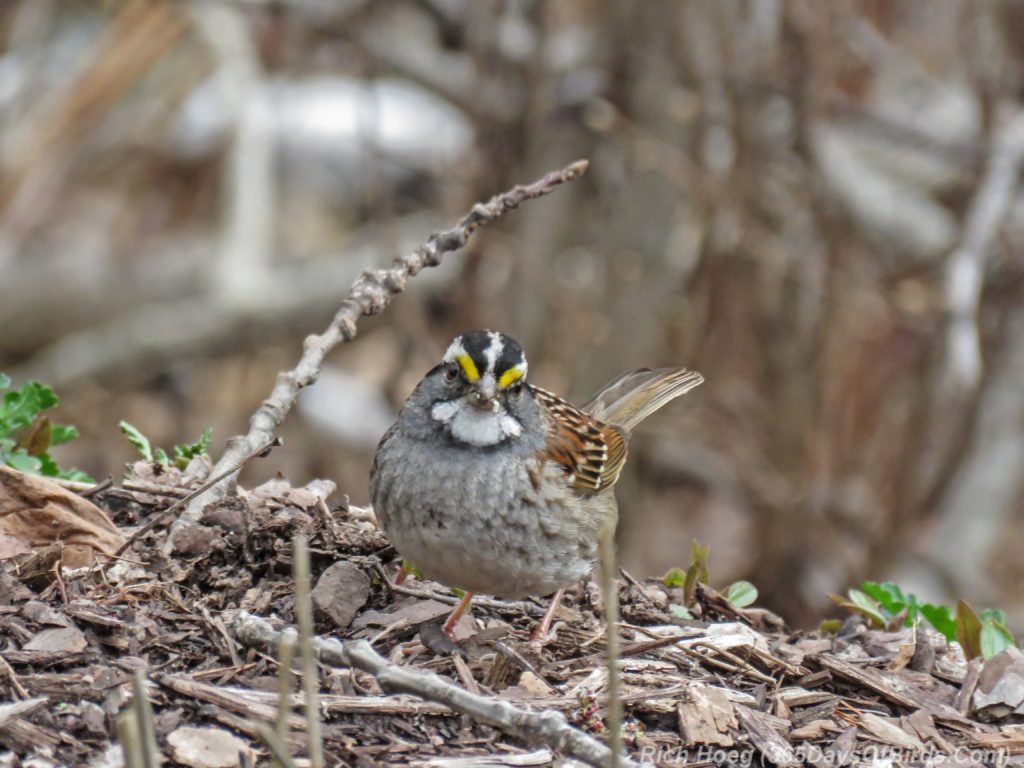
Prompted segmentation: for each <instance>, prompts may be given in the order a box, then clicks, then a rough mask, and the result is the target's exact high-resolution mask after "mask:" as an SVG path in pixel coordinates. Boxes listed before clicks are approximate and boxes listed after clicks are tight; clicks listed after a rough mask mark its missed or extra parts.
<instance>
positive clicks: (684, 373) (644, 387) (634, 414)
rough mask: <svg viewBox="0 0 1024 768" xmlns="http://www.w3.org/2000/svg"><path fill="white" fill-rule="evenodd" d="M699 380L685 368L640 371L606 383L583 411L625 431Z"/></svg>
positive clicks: (699, 380)
mask: <svg viewBox="0 0 1024 768" xmlns="http://www.w3.org/2000/svg"><path fill="white" fill-rule="evenodd" d="M703 381H704V377H703V376H701V375H700V374H699V373H697V372H696V371H690V370H687V369H686V368H659V369H658V370H655V371H652V370H651V369H650V368H641V369H639V370H637V371H630V372H629V373H624V374H622V375H621V376H619V377H618V378H617V379H613V380H612V381H610V382H609V383H608V384H606V385H605V386H604V387H603V388H602V389H601V391H600V392H598V393H597V394H596V395H594V397H593V398H591V400H590V402H588V403H587V404H586V405H584V406H583V410H584V411H587V412H588V413H590V414H592V415H593V416H594V418H596V419H599V420H601V421H603V422H606V423H608V424H614V425H615V426H617V427H621V428H622V429H624V430H626V431H627V432H629V431H631V430H632V429H633V428H634V427H635V426H636V425H637V424H639V423H640V422H641V421H643V420H644V419H646V418H647V417H648V416H650V415H651V414H652V413H654V412H655V411H656V410H658V409H659V408H661V407H662V406H663V405H665V403H667V402H669V401H670V400H674V399H675V398H677V397H679V396H680V395H683V394H685V393H687V392H689V391H690V390H691V389H693V388H694V387H696V386H698V385H699V384H701V383H702V382H703Z"/></svg>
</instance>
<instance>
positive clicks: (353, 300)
mask: <svg viewBox="0 0 1024 768" xmlns="http://www.w3.org/2000/svg"><path fill="white" fill-rule="evenodd" d="M586 170H587V161H586V160H578V161H576V162H575V163H572V164H571V165H568V166H566V167H565V168H562V169H561V170H558V171H552V172H551V173H549V174H547V175H545V176H543V177H542V178H540V179H538V180H537V181H535V182H533V183H532V184H527V185H525V186H522V185H521V186H516V187H513V188H512V189H510V190H508V191H507V192H502V193H501V194H499V195H495V196H494V197H492V198H491V199H490V200H489V201H487V202H486V203H477V204H476V205H474V206H473V209H472V210H471V211H470V212H469V213H468V214H466V215H465V216H463V217H462V218H461V219H459V221H458V222H457V223H456V224H455V226H454V227H452V228H451V229H448V230H445V231H443V232H435V233H434V234H432V235H431V236H430V238H429V239H428V240H427V242H426V244H424V245H423V246H421V247H420V248H418V249H416V250H415V251H413V252H412V253H408V254H405V255H404V256H400V257H399V258H397V259H395V262H394V265H393V266H392V267H391V268H390V269H372V270H367V271H366V272H363V274H362V275H361V276H360V277H359V278H358V279H357V280H356V281H355V283H354V284H353V285H352V288H351V289H350V290H349V294H348V297H347V298H346V299H345V300H344V301H343V302H342V304H341V308H340V309H339V310H338V312H337V314H336V315H335V316H334V319H333V320H332V321H331V324H330V325H329V326H328V327H327V329H326V330H325V331H324V332H323V333H322V334H320V335H312V336H308V337H307V338H306V341H305V344H304V345H303V352H302V357H301V358H300V359H299V362H298V364H297V365H296V366H295V367H294V368H293V369H291V370H290V371H283V372H281V373H279V374H278V376H277V383H276V384H275V385H274V389H273V391H272V392H271V393H270V397H268V398H267V399H266V400H264V401H263V404H262V405H261V406H260V407H259V409H258V410H257V411H256V413H254V414H253V415H252V418H251V419H250V420H249V432H248V434H246V435H244V436H238V437H234V438H231V439H230V440H228V441H227V450H226V451H225V452H224V454H223V455H222V456H221V457H220V460H219V461H218V462H217V464H216V465H215V466H214V468H213V472H214V474H219V473H220V472H222V471H224V470H225V469H228V468H229V467H234V466H235V465H236V464H237V463H238V461H239V460H240V459H241V458H242V457H243V456H245V455H247V454H248V453H250V452H251V451H252V450H253V449H254V448H255V447H256V446H258V445H262V444H264V443H266V442H267V441H268V440H270V439H271V438H272V437H273V435H274V431H275V430H276V429H277V427H279V426H280V425H281V423H282V422H283V421H284V418H285V416H287V415H288V411H290V410H291V407H292V405H293V404H294V403H295V399H296V397H297V396H298V394H299V391H300V390H301V389H303V388H304V387H308V386H309V385H310V384H312V383H313V382H314V381H316V379H317V377H318V376H319V374H320V366H321V365H322V364H323V361H324V358H325V357H326V356H327V353H328V352H330V351H331V350H332V349H334V347H336V346H337V345H338V344H340V343H342V342H344V341H348V340H350V339H352V338H353V337H354V336H355V335H356V323H357V321H358V320H359V318H360V317H362V316H364V315H375V314H377V313H379V312H381V311H383V310H384V309H385V308H386V307H387V306H388V305H389V304H390V303H391V300H392V298H394V296H395V295H397V294H399V293H401V292H402V291H404V290H405V286H406V283H407V282H408V280H409V278H410V277H415V276H416V275H418V274H419V273H420V272H421V271H422V270H423V268H424V267H436V266H438V265H439V264H440V263H441V259H442V258H443V256H444V254H445V253H448V252H449V251H455V250H458V249H459V248H462V247H463V246H464V245H465V244H466V243H467V242H468V241H469V238H470V237H471V236H472V234H473V233H474V232H476V230H477V229H479V228H480V227H482V226H484V225H485V224H489V223H490V222H492V221H494V220H495V219H498V218H500V217H501V216H503V215H505V214H506V213H507V212H508V211H510V210H512V209H514V208H516V207H518V206H519V205H520V204H521V203H524V202H526V201H527V200H533V199H536V198H538V197H542V196H544V195H546V194H548V193H550V192H551V191H552V190H553V189H554V188H555V187H557V186H558V185H560V184H564V183H565V182H568V181H574V180H576V179H578V178H579V177H580V176H582V175H583V174H584V173H585V172H586ZM230 475H231V477H232V478H233V477H234V475H235V472H231V473H230ZM230 485H231V481H230V480H229V481H228V482H221V483H218V484H217V485H216V486H214V487H213V488H211V489H209V490H208V491H207V492H206V493H205V494H203V496H201V497H199V498H196V499H193V500H192V501H191V502H190V503H189V505H188V507H187V508H186V509H185V511H184V513H182V515H181V517H180V518H179V519H178V520H177V521H176V522H175V523H174V525H173V526H172V527H171V535H170V536H169V537H168V542H167V547H168V549H170V548H171V545H172V543H173V538H174V536H175V534H176V532H177V531H179V530H181V529H182V527H183V526H184V525H185V524H186V523H189V522H195V521H196V520H198V519H199V515H200V514H201V512H202V509H203V507H204V506H205V505H206V504H208V503H210V502H213V501H216V500H217V499H220V498H223V497H224V496H225V495H226V494H227V493H228V491H229V490H230Z"/></svg>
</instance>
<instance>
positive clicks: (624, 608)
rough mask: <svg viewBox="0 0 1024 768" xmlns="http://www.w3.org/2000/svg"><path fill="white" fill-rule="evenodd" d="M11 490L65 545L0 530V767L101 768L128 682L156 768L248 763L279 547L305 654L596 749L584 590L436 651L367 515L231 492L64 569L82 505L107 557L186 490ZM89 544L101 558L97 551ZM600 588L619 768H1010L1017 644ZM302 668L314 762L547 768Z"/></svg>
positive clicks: (437, 605)
mask: <svg viewBox="0 0 1024 768" xmlns="http://www.w3.org/2000/svg"><path fill="white" fill-rule="evenodd" d="M13 477H14V475H13V474H11V473H8V474H6V475H4V476H2V477H0V518H4V517H5V516H6V517H7V518H8V519H11V516H10V513H11V510H12V509H14V508H15V507H17V508H18V510H19V512H18V514H21V515H22V517H23V518H24V519H29V518H31V519H34V520H36V521H37V522H38V521H39V520H44V519H45V520H50V518H49V517H47V515H50V516H51V517H52V516H54V515H57V516H58V517H59V516H60V515H64V517H63V518H62V520H63V523H62V524H63V526H64V527H63V529H62V530H64V531H65V535H64V536H63V538H64V541H65V545H62V544H58V543H50V544H46V543H45V537H43V539H38V538H37V539H36V540H32V541H29V540H30V539H31V538H32V537H31V536H30V535H29V534H27V533H25V534H23V539H24V540H25V541H29V543H30V544H31V546H30V547H24V546H21V545H23V544H24V543H25V541H21V542H19V541H18V540H17V538H18V537H17V536H14V535H11V534H10V533H7V534H3V535H0V556H2V560H3V562H2V566H3V571H2V574H0V635H2V650H0V691H2V698H3V700H4V702H6V703H3V704H0V745H2V747H3V748H4V749H5V750H6V751H7V752H6V754H4V755H3V756H2V757H0V764H2V765H32V766H50V765H70V766H115V765H121V764H122V757H121V750H120V747H119V746H118V745H117V737H116V723H117V718H118V715H119V713H121V712H123V711H125V710H126V708H128V706H129V704H130V701H131V700H132V697H133V693H132V679H133V673H134V671H135V670H137V669H142V670H144V671H145V673H146V678H147V680H148V683H147V691H148V696H149V699H150V700H151V702H152V707H153V710H154V713H155V718H154V722H155V729H156V736H157V742H158V745H159V748H160V751H161V753H162V754H163V755H164V756H165V757H166V758H167V759H168V760H169V761H170V762H171V764H181V765H190V766H207V767H208V766H219V765H239V764H254V765H255V764H266V762H267V759H268V758H267V751H266V749H265V748H264V746H263V745H262V742H261V741H260V740H259V739H258V738H257V723H269V722H272V721H273V719H274V716H275V711H276V701H277V694H276V691H277V686H278V677H277V666H278V665H277V662H276V661H275V652H274V650H273V649H272V648H262V649H261V648H253V647H245V646H244V645H242V644H241V643H240V642H239V641H238V637H237V636H236V634H235V629H234V628H235V626H236V621H237V619H238V617H239V616H240V615H241V612H242V611H245V612H248V613H249V614H253V615H256V616H260V617H263V618H265V619H267V620H268V621H269V622H270V623H271V624H273V625H274V626H284V625H290V624H292V623H294V621H295V617H294V613H295V588H294V582H293V579H292V575H291V574H292V553H293V549H292V541H293V540H294V539H295V537H296V536H297V535H300V534H301V535H304V536H306V537H307V539H308V541H309V545H310V552H311V554H312V582H313V584H315V585H316V587H315V589H314V592H313V600H314V605H315V607H316V631H317V634H318V635H323V636H332V637H336V638H340V639H342V640H345V639H349V638H363V639H365V640H368V641H369V642H370V643H371V644H372V646H373V648H374V649H375V650H376V651H377V652H378V653H380V654H382V655H383V656H384V657H386V658H387V659H388V660H389V661H390V662H391V663H392V664H394V665H397V666H399V667H401V668H403V669H411V670H419V671H423V672H431V673H434V674H435V675H438V676H440V677H441V678H442V679H443V680H446V681H448V682H450V683H451V684H452V685H454V686H458V687H461V688H464V689H467V690H469V691H471V692H474V693H477V694H480V695H481V696H484V697H487V698H494V699H498V700H502V701H506V702H508V703H509V704H512V705H514V706H515V707H517V708H520V709H523V710H529V711H534V712H539V711H545V710H557V711H560V712H562V713H563V714H564V715H565V716H566V717H567V718H568V720H569V722H571V723H572V724H574V725H575V726H577V727H578V728H579V729H582V730H583V731H585V732H587V733H589V734H591V735H593V736H594V737H595V738H596V739H598V740H603V739H604V736H605V730H606V729H605V720H604V714H605V713H604V704H605V689H606V682H607V672H606V670H605V663H604V635H603V630H602V620H601V601H600V598H599V590H598V589H597V587H596V585H594V584H591V583H587V584H582V585H580V586H579V587H578V588H576V589H575V590H570V592H569V594H568V595H567V597H566V599H565V601H564V603H563V605H562V607H561V610H560V613H559V614H558V616H557V622H556V627H555V629H556V631H555V633H554V637H553V639H551V640H550V642H548V643H547V644H546V645H544V646H543V647H541V648H538V647H537V646H535V645H531V644H530V642H529V635H530V632H531V630H532V628H533V627H534V625H535V623H536V622H537V620H538V617H539V615H540V614H541V613H542V612H543V609H544V606H543V604H542V603H541V602H539V601H537V602H534V601H526V602H522V603H502V602H500V601H489V600H486V599H484V600H481V601H480V602H478V603H476V604H475V605H474V608H473V610H472V618H465V619H464V620H463V623H462V624H460V626H459V628H458V635H457V636H458V637H461V638H462V639H461V640H460V642H459V643H458V645H455V644H454V643H452V642H451V641H449V640H448V639H447V638H446V637H445V636H444V635H443V634H441V633H440V631H439V629H438V626H439V623H440V621H441V620H443V618H444V616H445V614H446V613H447V612H448V611H449V610H450V609H451V605H452V603H453V602H454V601H455V598H454V596H453V595H452V593H451V592H450V591H449V590H446V589H444V588H443V587H441V586H440V585H437V584H434V583H432V582H427V581H420V580H416V579H415V578H410V579H408V580H406V581H405V582H404V583H403V584H402V585H401V586H395V585H394V584H393V583H392V579H391V578H390V577H391V576H392V575H393V572H394V567H395V563H396V555H395V553H394V550H393V549H391V548H390V547H389V545H388V542H387V540H386V539H385V538H384V536H383V535H382V534H381V532H380V531H379V530H378V529H377V527H376V526H375V525H374V523H373V521H372V517H371V516H370V514H369V512H368V511H367V510H360V509H357V508H352V509H350V508H349V507H348V506H347V505H346V504H345V503H340V504H335V505H333V506H331V505H329V504H328V499H327V494H328V493H329V492H330V490H331V489H330V488H329V487H328V485H329V484H324V483H320V484H312V485H311V486H309V487H307V488H292V487H290V486H289V485H288V484H287V483H285V482H284V481H280V480H277V481H272V482H270V483H267V484H265V485H263V486H261V487H259V488H255V489H252V490H248V491H246V490H238V491H237V492H236V493H235V494H234V495H231V496H229V497H228V498H226V499H225V500H223V501H221V502H218V503H217V504H215V505H213V506H211V507H208V508H207V510H206V512H205V514H204V517H203V520H202V521H201V523H200V524H196V525H193V526H191V527H190V528H188V529H187V530H186V531H184V532H179V535H178V536H177V537H176V547H175V549H174V551H173V552H172V553H170V554H165V552H164V548H163V543H164V539H165V537H166V530H165V529H162V528H161V527H160V526H154V527H153V529H152V530H150V531H148V532H146V533H145V534H144V535H142V536H140V537H139V538H138V539H137V540H136V541H134V542H133V543H132V545H131V546H130V547H128V548H127V549H126V550H125V551H124V552H123V554H122V555H121V556H120V557H119V558H117V559H111V558H109V557H104V556H100V557H98V558H96V559H95V562H94V563H92V564H89V565H82V566H80V567H76V568H71V567H68V565H69V559H68V553H69V546H67V545H66V542H68V541H73V540H74V541H78V542H79V544H77V545H76V546H79V547H80V546H81V541H85V540H88V539H89V530H86V529H87V528H88V527H89V526H92V527H93V528H95V527H97V526H99V527H100V528H102V527H103V523H102V522H97V520H92V521H90V522H89V523H88V525H86V523H85V522H82V523H81V526H80V530H78V531H77V533H76V532H72V533H71V534H67V531H68V530H70V529H69V527H68V525H69V524H68V521H67V519H66V517H67V515H66V514H64V513H69V514H71V516H72V517H76V516H77V517H79V518H80V519H81V517H82V515H83V513H82V507H83V505H84V504H88V505H89V506H92V505H93V504H95V505H96V507H98V508H99V509H100V510H102V511H103V513H106V515H105V516H107V517H108V518H109V521H110V522H111V523H112V525H113V530H112V531H109V532H108V534H109V535H110V536H113V537H115V538H116V540H117V541H119V542H121V543H123V542H125V541H126V540H127V539H126V537H127V536H128V535H130V533H131V532H132V530H133V529H136V528H137V527H138V526H139V525H140V524H142V523H144V522H145V521H147V520H149V519H151V518H152V516H153V515H155V514H158V512H159V511H160V510H162V509H165V508H166V507H167V506H168V504H169V503H170V502H173V501H174V500H176V499H178V498H180V497H181V496H182V495H184V490H183V486H182V484H183V483H188V482H189V478H188V477H187V473H186V475H184V476H183V475H182V473H181V472H177V471H171V470H168V469H166V468H165V469H161V467H159V466H155V465H148V464H144V463H142V462H140V463H139V464H136V465H135V469H134V472H133V475H132V476H131V477H129V478H128V479H127V481H126V482H125V484H124V487H122V488H113V487H109V488H106V489H103V490H101V491H99V492H97V493H94V494H92V495H91V497H90V498H89V500H88V501H84V500H82V499H81V497H80V496H77V495H75V494H73V493H71V492H70V491H68V490H66V489H65V490H62V489H60V488H57V487H56V486H53V485H52V484H51V486H44V485H43V484H42V482H41V481H40V482H39V483H35V484H31V485H30V486H26V487H20V486H19V487H17V488H15V487H14V485H15V483H14V481H13V480H12V478H13ZM5 478H6V482H5ZM41 489H42V490H41ZM55 509H57V511H55ZM61 510H63V512H61ZM26 515H27V517H26ZM33 515H34V517H32V516H33ZM51 522H52V521H51ZM53 525H56V523H54V524H53ZM71 527H72V528H73V527H74V525H73V524H72V525H71ZM36 535H41V534H38V532H37V534H36ZM92 535H93V537H94V546H95V547H96V548H97V549H100V550H102V549H103V548H104V544H103V543H102V542H101V543H99V544H96V543H95V539H96V538H97V537H98V538H100V539H101V538H102V536H101V535H99V534H96V532H95V531H92ZM76 537H77V538H76ZM106 546H107V547H108V548H109V542H108V543H107V544H106ZM87 559H88V558H87ZM71 564H73V563H71ZM620 584H621V586H620V600H621V614H622V624H621V638H622V660H621V672H622V679H623V687H622V698H623V701H624V705H625V711H626V728H625V735H626V743H627V745H628V750H629V753H630V755H631V756H632V757H633V759H635V760H637V761H644V762H653V763H656V764H659V765H684V764H685V765H722V764H728V763H732V764H736V765H750V764H764V763H765V761H766V760H767V761H769V762H772V763H774V764H777V765H805V764H806V765H814V766H819V767H824V766H840V765H879V766H880V765H927V764H932V765H939V764H941V765H962V766H968V765H995V764H999V765H1002V764H1007V763H1008V762H1009V763H1015V762H1017V761H1019V760H1024V758H1019V757H1017V755H1018V754H1024V726H1021V725H1019V724H1018V723H1019V722H1021V720H1020V717H1019V715H1018V714H1015V710H1020V711H1024V708H1022V707H1021V700H1022V699H1024V693H1022V689H1024V677H1022V676H1020V670H1021V668H1022V665H1021V658H1020V654H1019V652H1016V649H1013V652H1012V653H1004V654H1002V655H1001V656H999V657H995V658H994V659H991V660H989V661H988V662H986V663H984V664H982V663H981V662H980V661H975V662H971V663H968V662H967V661H966V660H965V658H964V656H963V653H962V651H961V649H960V647H959V646H958V645H956V644H947V643H946V641H945V639H944V638H942V637H941V636H940V635H938V634H937V633H935V632H933V631H931V630H929V629H926V628H925V627H923V626H918V627H916V628H908V629H903V630H900V631H898V632H883V631H879V630H875V629H870V628H868V627H866V626H865V625H864V623H863V622H862V621H860V620H857V619H852V620H850V621H847V622H846V623H845V624H844V627H843V630H842V631H840V632H839V634H837V635H821V634H819V633H817V632H814V631H792V630H790V629H788V628H786V627H785V626H783V624H782V622H781V621H780V620H779V619H778V618H777V617H775V616H773V615H772V614H771V613H769V612H767V611H762V610H750V609H748V610H735V609H733V608H732V607H731V606H730V605H729V604H728V603H727V602H726V601H725V600H723V599H722V598H721V597H720V596H718V595H716V594H715V593H714V592H712V591H711V590H705V589H701V590H699V591H698V605H697V607H696V614H697V615H699V616H700V619H699V620H689V619H681V618H678V617H677V615H676V613H677V612H673V610H672V608H671V606H672V605H673V604H678V603H679V602H680V601H681V599H682V596H681V594H680V590H679V589H670V588H666V587H665V586H664V585H663V584H662V583H661V582H659V581H650V582H646V583H641V582H639V581H637V580H635V579H632V578H630V577H628V574H626V575H624V577H623V579H621V580H620ZM321 670H322V671H321V676H322V681H321V691H322V696H321V700H320V711H321V712H322V716H323V733H322V737H323V745H324V751H325V754H326V757H327V765H379V764H382V763H398V764H403V765H406V764H407V765H424V766H426V765H429V766H473V765H519V766H530V765H538V766H539V765H549V764H551V763H552V762H553V761H556V760H559V759H561V758H562V757H564V755H563V754H560V753H559V751H558V750H557V749H552V748H551V747H550V746H549V745H544V744H527V743H524V742H523V741H522V740H520V739H518V738H515V737H513V736H509V735H507V734H506V733H505V732H504V731H503V730H502V729H499V728H496V727H493V726H491V725H486V724H483V723H480V722H477V721H475V720H474V719H473V718H470V717H468V716H466V715H463V714H458V713H455V712H453V711H452V710H451V709H449V707H448V706H447V705H446V704H443V703H440V702H437V701H425V700H423V699H420V698H415V697H413V696H409V695H393V694H388V693H386V692H385V691H384V690H382V687H381V685H380V684H379V681H378V679H377V678H376V677H375V676H374V675H372V674H369V673H366V672H363V671H357V670H353V669H340V668H336V667H332V666H327V665H323V666H322V667H321ZM1015 697H1017V698H1016V699H1015ZM295 702H296V705H297V706H296V707H295V708H294V710H293V712H292V714H291V717H290V719H289V721H288V724H289V727H288V735H287V738H286V741H287V743H288V746H289V747H290V749H291V750H292V753H293V754H298V755H304V754H305V749H306V747H305V743H306V738H305V729H306V723H307V721H306V719H305V717H304V714H303V710H302V708H301V706H298V704H299V702H300V697H298V695H296V697H295ZM240 761H241V762H240ZM929 761H931V762H930V763H929ZM302 762H303V761H302V760H301V759H299V760H298V762H297V764H299V765H301V764H302Z"/></svg>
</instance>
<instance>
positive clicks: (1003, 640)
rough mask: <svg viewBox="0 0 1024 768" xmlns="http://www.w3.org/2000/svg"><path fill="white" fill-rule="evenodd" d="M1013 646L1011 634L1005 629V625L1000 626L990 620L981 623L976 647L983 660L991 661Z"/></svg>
mask: <svg viewBox="0 0 1024 768" xmlns="http://www.w3.org/2000/svg"><path fill="white" fill-rule="evenodd" d="M1013 644H1014V640H1013V633H1012V632H1010V630H1008V629H1007V628H1006V625H1005V624H1001V623H999V622H997V621H994V620H992V619H991V618H990V619H987V620H985V621H984V622H982V625H981V634H980V636H979V638H978V645H979V647H980V649H981V655H982V656H983V657H984V658H986V659H991V658H992V657H993V656H997V655H998V654H1000V653H1002V652H1003V651H1005V650H1006V649H1007V648H1009V647H1010V646H1012V645H1013Z"/></svg>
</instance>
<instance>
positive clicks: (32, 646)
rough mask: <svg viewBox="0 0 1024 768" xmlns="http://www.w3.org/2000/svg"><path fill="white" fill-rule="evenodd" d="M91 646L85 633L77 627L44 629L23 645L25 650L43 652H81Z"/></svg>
mask: <svg viewBox="0 0 1024 768" xmlns="http://www.w3.org/2000/svg"><path fill="white" fill-rule="evenodd" d="M88 647H89V643H88V642H86V639H85V635H83V634H82V632H81V630H80V629H78V628H77V627H61V628H60V629H44V630H43V631H42V632H39V633H38V634H36V636H35V637H33V638H32V639H31V640H29V641H28V642H27V643H25V645H24V646H23V647H22V650H23V651H38V652H42V653H57V652H59V653H81V652H82V651H84V650H85V649H86V648H88Z"/></svg>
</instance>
